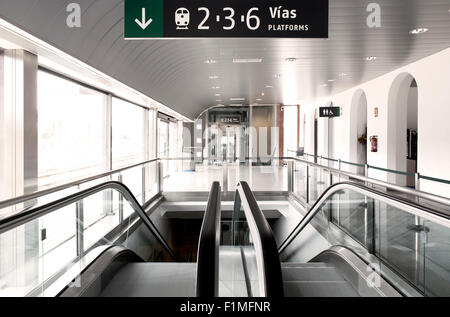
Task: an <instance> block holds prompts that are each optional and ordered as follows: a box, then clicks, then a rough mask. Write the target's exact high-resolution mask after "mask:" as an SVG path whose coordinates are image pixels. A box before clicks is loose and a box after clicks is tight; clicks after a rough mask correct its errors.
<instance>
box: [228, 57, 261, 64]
mask: <svg viewBox="0 0 450 317" xmlns="http://www.w3.org/2000/svg"><path fill="white" fill-rule="evenodd" d="M233 63H235V64H245V63H262V58H233Z"/></svg>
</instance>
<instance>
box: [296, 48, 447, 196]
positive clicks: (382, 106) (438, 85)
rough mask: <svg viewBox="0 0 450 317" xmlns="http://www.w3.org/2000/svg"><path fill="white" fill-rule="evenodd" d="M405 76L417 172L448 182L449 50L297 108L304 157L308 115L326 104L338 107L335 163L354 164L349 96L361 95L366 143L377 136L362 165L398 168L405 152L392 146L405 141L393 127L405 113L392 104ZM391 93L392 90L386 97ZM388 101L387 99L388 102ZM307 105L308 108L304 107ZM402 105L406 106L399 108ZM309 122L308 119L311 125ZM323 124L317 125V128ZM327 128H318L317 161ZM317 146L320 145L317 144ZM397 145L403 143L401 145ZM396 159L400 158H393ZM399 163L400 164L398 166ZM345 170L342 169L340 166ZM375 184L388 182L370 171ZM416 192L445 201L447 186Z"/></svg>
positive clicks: (311, 129)
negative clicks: (413, 88) (412, 106)
mask: <svg viewBox="0 0 450 317" xmlns="http://www.w3.org/2000/svg"><path fill="white" fill-rule="evenodd" d="M408 76H411V77H413V78H415V79H416V81H417V85H418V109H419V110H418V118H419V119H418V131H419V140H418V172H419V173H421V174H422V175H426V176H430V177H436V178H441V179H447V180H450V124H449V118H450V83H449V81H448V78H450V49H446V50H443V51H441V52H439V53H437V54H434V55H432V56H429V57H426V58H424V59H422V60H419V61H417V62H414V63H412V64H409V65H407V66H404V67H401V68H399V69H397V70H395V71H393V72H390V73H388V74H385V75H383V76H380V77H378V78H375V79H373V80H371V81H368V82H366V83H363V84H361V85H359V86H356V87H353V88H351V89H349V90H346V91H344V92H342V93H339V94H336V95H334V96H328V97H326V98H324V99H323V100H318V101H316V102H313V104H314V106H312V107H305V108H302V109H304V111H307V114H308V115H309V120H307V121H308V125H307V127H306V133H307V134H308V135H307V136H306V141H307V142H306V145H305V151H306V152H307V153H312V151H313V145H314V143H313V134H314V125H313V123H314V121H313V120H314V119H313V118H314V110H315V108H318V107H320V106H323V105H326V104H327V102H329V101H332V102H333V104H334V106H337V107H342V116H341V117H340V118H336V119H335V122H334V133H335V135H334V140H335V142H337V143H338V146H336V145H334V149H335V155H336V157H335V158H340V159H343V160H350V161H355V158H354V146H353V145H352V144H353V141H354V140H353V138H354V136H353V129H354V127H355V126H357V124H356V123H355V122H354V121H355V120H357V119H356V116H355V115H354V109H352V100H353V98H354V95H355V93H357V92H358V91H359V90H362V91H363V92H364V93H365V94H366V97H367V113H368V121H367V125H368V127H367V128H368V137H370V136H373V135H377V136H378V152H377V153H372V152H370V149H369V153H368V157H367V160H368V164H369V165H373V166H378V167H382V168H393V169H396V168H397V167H402V165H401V161H405V159H404V152H405V150H406V149H404V148H401V149H400V148H398V147H397V144H399V142H400V141H401V142H403V140H404V139H406V135H405V134H406V131H405V132H404V133H403V132H401V134H399V133H397V132H396V127H397V126H398V125H399V124H401V125H402V126H403V122H402V121H403V120H404V121H405V124H406V120H407V112H406V109H405V111H403V108H402V107H400V108H395V106H394V105H392V104H393V102H392V100H394V99H396V98H395V95H397V94H399V91H398V90H399V89H400V88H401V86H402V83H403V82H404V80H406V79H405V78H407V77H408ZM391 88H393V90H392V91H391ZM390 95H391V96H390ZM309 103H311V102H309ZM405 105H406V102H405ZM375 107H378V109H379V110H378V112H379V116H378V118H375V117H374V108H375ZM311 118H312V119H311ZM321 120H323V119H319V122H320V121H321ZM327 128H328V125H324V124H320V123H319V136H320V137H319V155H320V154H322V155H324V154H325V151H324V150H325V149H328V144H327V141H328V140H325V139H324V138H323V136H324V135H328V131H327ZM320 143H321V144H320ZM402 144H403V143H402ZM399 153H401V154H399ZM400 158H401V160H400ZM344 167H345V165H344ZM369 176H370V177H374V178H377V179H380V180H384V181H386V180H391V181H392V179H388V176H387V175H386V173H385V172H382V171H375V170H372V171H371V172H370V174H369ZM421 189H422V190H425V191H429V192H433V193H436V194H439V195H442V196H446V197H450V186H449V185H441V184H434V183H431V182H428V181H424V180H423V181H422V182H421Z"/></svg>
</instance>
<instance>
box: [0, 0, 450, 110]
mask: <svg viewBox="0 0 450 317" xmlns="http://www.w3.org/2000/svg"><path fill="white" fill-rule="evenodd" d="M70 2H73V1H62V0H14V1H11V0H0V16H1V17H2V18H4V19H5V20H7V21H9V22H11V23H13V24H15V25H17V26H18V27H20V28H22V29H24V30H26V31H28V32H30V33H31V34H33V35H35V36H37V37H38V38H41V39H42V40H44V41H46V42H49V43H50V44H52V45H54V46H56V47H57V48H59V49H61V50H63V51H65V52H67V53H68V54H70V55H73V56H74V57H76V58H78V59H80V60H82V61H83V62H85V63H88V64H89V65H91V66H93V67H95V68H97V69H99V70H101V71H102V72H104V73H106V74H108V75H110V76H112V77H114V78H116V79H118V80H120V81H121V82H123V83H125V84H127V85H129V86H131V87H133V88H135V89H137V90H139V91H141V92H143V93H145V94H147V95H148V96H150V97H152V98H154V99H155V100H158V101H160V102H161V103H163V104H165V105H167V106H169V107H171V108H173V109H174V110H176V111H178V112H179V113H181V114H183V115H185V116H187V117H190V118H195V117H196V116H197V115H198V114H199V113H200V112H202V111H203V110H204V109H206V108H208V107H210V106H212V105H215V104H217V103H219V102H220V103H223V104H227V103H230V98H232V97H243V98H246V101H245V103H254V102H255V101H256V100H257V99H261V101H259V102H260V103H296V102H299V101H300V100H305V99H315V98H319V97H324V96H327V95H329V94H333V93H337V92H340V91H342V90H344V89H348V88H350V87H352V86H354V85H357V84H359V83H361V82H364V81H367V80H369V79H372V78H374V77H376V76H379V75H381V74H383V73H386V72H389V71H391V70H393V69H395V68H398V67H400V66H402V65H405V64H407V63H410V62H412V61H415V60H417V59H420V58H423V57H425V56H428V55H431V54H433V53H435V52H437V51H440V50H442V49H445V48H447V47H449V46H450V45H449V44H450V32H449V31H450V12H449V9H450V0H426V1H425V0H396V1H392V0H379V1H378V3H379V4H380V5H381V6H382V27H381V28H374V29H370V28H368V27H367V25H366V19H367V15H368V13H367V12H366V7H367V5H368V4H369V3H370V2H372V1H368V0H364V1H355V0H330V34H329V39H327V40H323V39H318V40H311V39H308V40H306V39H305V40H301V39H269V40H267V39H251V40H249V39H196V40H170V41H167V40H163V41H162V40H146V41H125V40H124V39H123V11H124V5H123V0H77V1H76V2H77V3H79V4H80V5H81V8H82V27H81V28H69V27H67V26H66V18H67V12H66V6H67V5H68V4H69V3H70ZM416 27H427V28H428V29H429V32H427V33H426V34H421V35H418V36H413V35H411V34H409V31H410V30H411V29H412V28H416ZM367 56H377V57H378V58H377V60H376V62H372V63H368V62H367V61H365V57H367ZM288 57H294V58H296V59H297V60H296V61H295V62H286V61H285V59H286V58H288ZM233 58H262V59H263V62H262V63H258V64H233V63H232V60H233ZM207 59H214V60H216V61H217V63H216V64H205V63H204V61H205V60H207ZM276 75H281V76H276ZM210 76H218V77H219V78H217V79H210V78H209V77H210ZM213 86H219V87H220V89H212V87H213ZM267 86H272V87H269V88H268V87H267ZM263 93H264V96H262V94H263ZM216 94H218V95H217V96H216ZM219 95H220V96H219ZM217 100H221V101H217Z"/></svg>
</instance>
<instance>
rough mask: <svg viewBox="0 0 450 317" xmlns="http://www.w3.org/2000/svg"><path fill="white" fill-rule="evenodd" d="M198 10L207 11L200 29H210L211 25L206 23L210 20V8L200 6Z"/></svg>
mask: <svg viewBox="0 0 450 317" xmlns="http://www.w3.org/2000/svg"><path fill="white" fill-rule="evenodd" d="M198 11H204V12H205V18H204V19H203V21H202V22H201V23H200V25H199V26H198V29H199V30H209V26H206V25H205V23H206V21H208V19H209V9H208V8H205V7H201V8H198Z"/></svg>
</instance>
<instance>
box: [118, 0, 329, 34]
mask: <svg viewBox="0 0 450 317" xmlns="http://www.w3.org/2000/svg"><path fill="white" fill-rule="evenodd" d="M328 1H329V0H302V1H299V0H280V1H269V0H265V1H264V0H125V16H124V23H125V33H124V34H125V38H126V39H146V38H149V39H155V38H204V37H206V38H227V37H229V38H277V37H278V38H328V12H329V11H328V10H329V9H328Z"/></svg>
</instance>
